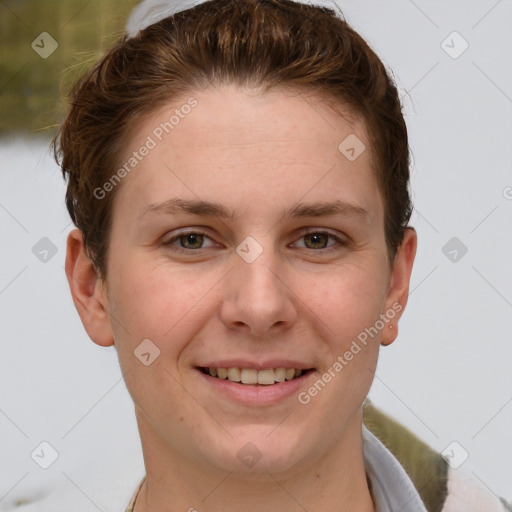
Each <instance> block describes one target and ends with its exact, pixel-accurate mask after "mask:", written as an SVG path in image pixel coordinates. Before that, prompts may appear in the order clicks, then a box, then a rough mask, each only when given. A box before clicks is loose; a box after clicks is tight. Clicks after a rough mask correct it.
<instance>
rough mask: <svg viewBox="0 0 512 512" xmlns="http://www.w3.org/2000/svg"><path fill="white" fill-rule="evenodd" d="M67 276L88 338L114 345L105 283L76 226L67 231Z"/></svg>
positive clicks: (98, 342)
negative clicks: (88, 254)
mask: <svg viewBox="0 0 512 512" xmlns="http://www.w3.org/2000/svg"><path fill="white" fill-rule="evenodd" d="M66 277H67V279H68V283H69V288H70V290H71V295H72V297H73V302H74V303H75V307H76V309H77V311H78V314H79V315H80V318H81V320H82V324H83V325H84V327H85V330H86V331H87V334H88V335H89V338H91V340H92V341H94V343H97V344H98V345H101V346H103V347H108V346H110V345H113V344H114V336H113V333H112V329H111V326H110V319H109V315H108V310H107V306H108V301H107V294H106V286H105V283H104V282H103V281H102V279H101V278H100V276H99V273H98V272H97V270H96V268H95V267H94V265H93V263H92V261H91V259H90V258H89V257H88V256H87V253H86V251H85V246H84V240H83V235H82V232H81V231H80V230H79V229H74V230H73V231H71V232H70V233H69V235H68V239H67V250H66Z"/></svg>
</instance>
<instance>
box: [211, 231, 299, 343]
mask: <svg viewBox="0 0 512 512" xmlns="http://www.w3.org/2000/svg"><path fill="white" fill-rule="evenodd" d="M259 243H260V245H261V246H262V249H263V251H262V252H261V254H260V255H259V256H258V257H257V258H256V259H255V260H254V261H251V259H244V257H242V256H240V255H239V254H238V253H235V254H234V255H233V260H234V261H233V263H234V268H232V270H231V271H230V272H229V273H228V275H227V276H226V278H225V279H224V280H223V286H224V289H223V301H222V305H221V312H220V316H221V320H222V322H223V323H224V325H225V326H226V327H227V328H228V329H231V330H233V329H235V330H239V331H240V332H243V333H244V334H245V335H249V336H251V337H261V338H267V339H268V338H269V337H271V336H273V335H275V334H277V332H279V331H281V330H283V329H288V328H290V327H291V326H292V325H293V324H294V323H295V321H296V320H297V316H298V315H297V304H298V298H297V297H296V295H295V294H294V293H293V284H292V283H291V282H290V278H289V275H290V274H287V272H286V270H285V269H284V265H285V262H283V260H282V259H281V258H280V256H279V254H276V252H275V251H274V250H273V249H272V248H270V247H269V245H270V244H267V247H263V244H262V243H261V240H260V241H259ZM240 254H243V253H240ZM287 277H288V279H287ZM287 281H288V282H287Z"/></svg>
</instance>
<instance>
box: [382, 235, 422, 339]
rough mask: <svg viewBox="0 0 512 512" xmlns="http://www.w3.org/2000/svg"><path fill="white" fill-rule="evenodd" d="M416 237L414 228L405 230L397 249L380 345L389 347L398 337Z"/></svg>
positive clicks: (407, 291)
mask: <svg viewBox="0 0 512 512" xmlns="http://www.w3.org/2000/svg"><path fill="white" fill-rule="evenodd" d="M417 245H418V237H417V234H416V230H415V229H414V228H410V227H408V228H406V229H405V231H404V238H403V240H402V243H401V244H400V246H399V247H398V249H397V252H396V255H395V260H394V263H393V270H392V273H391V278H390V285H389V289H388V295H387V298H386V302H385V311H384V314H385V315H386V317H387V318H389V323H388V324H387V325H386V327H385V328H384V329H383V330H382V332H381V345H385V346H386V345H390V344H391V343H393V341H395V339H396V337H397V335H398V320H399V319H400V317H401V316H402V313H403V312H404V309H405V306H406V305H407V299H408V296H409V284H410V280H411V273H412V267H413V263H414V258H415V256H416V248H417Z"/></svg>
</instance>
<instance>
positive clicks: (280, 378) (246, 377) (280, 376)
mask: <svg viewBox="0 0 512 512" xmlns="http://www.w3.org/2000/svg"><path fill="white" fill-rule="evenodd" d="M198 370H200V371H201V372H202V373H204V374H205V375H209V376H211V377H214V378H216V379H221V380H229V381H230V382H234V383H238V384H245V385H252V386H257V385H260V386H272V385H274V384H279V383H281V382H285V381H290V380H295V379H298V378H300V377H303V376H305V375H307V374H309V373H311V372H313V371H314V369H313V368H310V369H307V370H302V369H298V368H267V369H264V370H255V369H254V368H205V367H201V366H200V367H198Z"/></svg>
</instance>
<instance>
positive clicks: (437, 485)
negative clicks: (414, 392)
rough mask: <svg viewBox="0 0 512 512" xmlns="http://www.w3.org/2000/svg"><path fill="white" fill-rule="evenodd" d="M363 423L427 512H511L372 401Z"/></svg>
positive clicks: (365, 407) (476, 482)
mask: <svg viewBox="0 0 512 512" xmlns="http://www.w3.org/2000/svg"><path fill="white" fill-rule="evenodd" d="M363 420H364V423H365V425H366V427H367V428H368V429H369V430H370V431H371V432H372V433H373V434H374V435H375V436H376V437H377V438H378V439H379V440H380V441H381V442H382V443H383V444H384V446H386V448H387V449H388V450H389V451H390V452H391V453H392V454H393V455H394V456H395V458H396V459H397V460H398V462H399V463H400V464H401V465H402V467H403V468H404V470H405V472H406V473H407V474H408V475H409V478H410V479H411V481H412V482H413V484H414V486H415V487H416V489H417V491H418V494H419V495H420V497H421V499H422V500H423V502H424V504H425V507H426V509H427V510H428V512H507V511H512V507H511V506H510V504H508V503H506V502H505V500H503V499H500V498H498V497H496V496H495V495H494V494H492V493H491V492H490V491H489V490H488V489H487V488H486V487H485V486H484V485H483V484H482V483H481V482H479V481H478V480H477V479H476V478H475V477H474V476H473V475H472V474H471V473H468V472H465V471H464V470H461V468H458V469H452V468H451V467H450V466H449V465H448V464H447V463H446V461H445V460H444V459H443V457H442V456H441V454H440V453H438V452H437V451H435V450H434V449H433V448H431V447H430V446H429V445H427V444H426V443H425V442H423V441H422V440H421V439H419V438H418V437H417V436H416V435H414V434H413V433H412V432H411V431H410V430H408V429H407V428H406V427H405V426H403V425H401V424H400V423H399V422H397V421H396V420H394V419H393V418H391V417H390V416H388V415H387V414H385V413H384V412H382V411H381V410H379V409H378V408H376V407H375V406H374V405H373V404H371V402H369V401H368V402H367V403H366V404H365V406H364V408H363Z"/></svg>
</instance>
